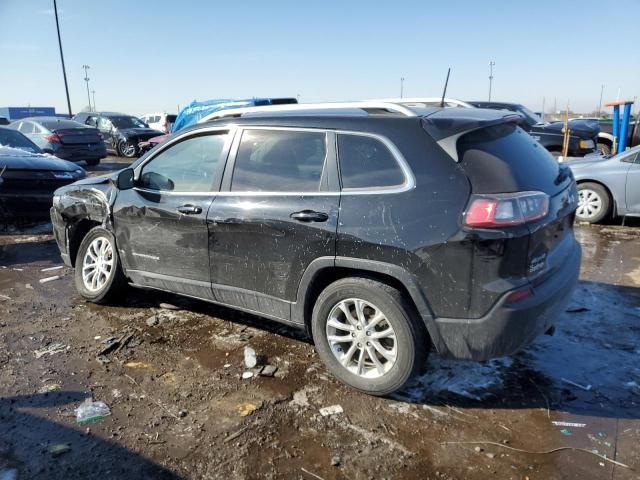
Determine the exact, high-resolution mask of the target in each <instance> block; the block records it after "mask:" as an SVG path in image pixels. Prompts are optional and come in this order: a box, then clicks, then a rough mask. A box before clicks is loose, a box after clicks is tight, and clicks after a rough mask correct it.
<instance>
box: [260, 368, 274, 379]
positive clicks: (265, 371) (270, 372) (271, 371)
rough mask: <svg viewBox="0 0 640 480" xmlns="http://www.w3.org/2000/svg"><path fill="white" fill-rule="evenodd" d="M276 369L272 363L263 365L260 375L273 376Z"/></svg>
mask: <svg viewBox="0 0 640 480" xmlns="http://www.w3.org/2000/svg"><path fill="white" fill-rule="evenodd" d="M277 371H278V367H276V366H274V365H265V366H264V368H263V369H262V371H261V372H260V376H262V377H273V375H274V374H275V373H276V372H277Z"/></svg>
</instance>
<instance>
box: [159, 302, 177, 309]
mask: <svg viewBox="0 0 640 480" xmlns="http://www.w3.org/2000/svg"><path fill="white" fill-rule="evenodd" d="M158 306H159V307H160V308H164V309H165V310H180V307H176V306H175V305H172V304H170V303H161V304H160V305H158Z"/></svg>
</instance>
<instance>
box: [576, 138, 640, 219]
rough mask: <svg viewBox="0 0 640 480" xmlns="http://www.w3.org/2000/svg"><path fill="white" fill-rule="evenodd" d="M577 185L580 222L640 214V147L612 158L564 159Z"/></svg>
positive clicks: (577, 214)
mask: <svg viewBox="0 0 640 480" xmlns="http://www.w3.org/2000/svg"><path fill="white" fill-rule="evenodd" d="M566 165H568V166H569V167H570V168H571V170H572V171H573V175H574V176H575V179H576V183H577V184H578V196H579V198H578V209H577V210H576V217H577V219H578V220H579V221H583V222H589V223H598V222H601V221H603V220H604V219H606V218H609V217H623V216H629V217H640V146H637V147H634V148H631V149H629V150H627V151H626V152H623V153H620V154H618V155H616V156H614V157H609V158H607V157H605V158H603V157H599V156H598V157H594V158H589V157H585V159H584V160H574V161H571V162H567V163H566Z"/></svg>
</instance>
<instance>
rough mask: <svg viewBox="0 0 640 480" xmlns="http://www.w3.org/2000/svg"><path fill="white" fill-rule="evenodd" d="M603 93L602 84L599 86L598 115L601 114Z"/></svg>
mask: <svg viewBox="0 0 640 480" xmlns="http://www.w3.org/2000/svg"><path fill="white" fill-rule="evenodd" d="M603 93H604V85H602V86H601V87H600V101H599V102H598V117H600V116H601V115H602V94H603Z"/></svg>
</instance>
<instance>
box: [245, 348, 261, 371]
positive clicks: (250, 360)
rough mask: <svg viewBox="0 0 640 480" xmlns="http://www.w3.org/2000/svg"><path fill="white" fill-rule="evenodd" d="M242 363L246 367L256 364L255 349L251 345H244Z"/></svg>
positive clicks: (252, 366)
mask: <svg viewBox="0 0 640 480" xmlns="http://www.w3.org/2000/svg"><path fill="white" fill-rule="evenodd" d="M244 364H245V366H246V367H247V368H254V367H255V366H256V365H257V364H258V357H257V355H256V351H255V350H254V349H253V348H251V347H244Z"/></svg>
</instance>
